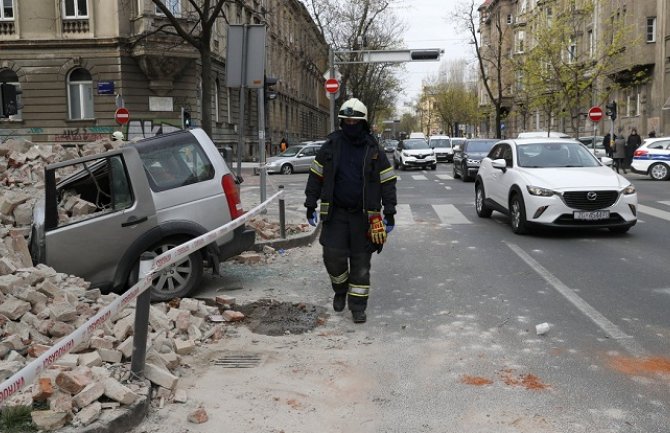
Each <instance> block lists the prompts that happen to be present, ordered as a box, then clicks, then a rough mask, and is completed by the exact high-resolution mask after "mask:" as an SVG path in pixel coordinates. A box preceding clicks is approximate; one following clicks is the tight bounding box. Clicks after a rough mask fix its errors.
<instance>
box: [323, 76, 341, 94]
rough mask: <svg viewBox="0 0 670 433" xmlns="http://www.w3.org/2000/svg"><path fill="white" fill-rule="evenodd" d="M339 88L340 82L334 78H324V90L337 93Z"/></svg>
mask: <svg viewBox="0 0 670 433" xmlns="http://www.w3.org/2000/svg"><path fill="white" fill-rule="evenodd" d="M338 90H340V82H339V81H337V80H336V79H335V78H329V79H327V80H326V92H328V93H337V91H338Z"/></svg>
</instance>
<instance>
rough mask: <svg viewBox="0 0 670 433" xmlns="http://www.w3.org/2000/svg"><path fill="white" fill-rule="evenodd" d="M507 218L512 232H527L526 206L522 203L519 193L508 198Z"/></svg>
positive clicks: (520, 233) (519, 233) (518, 233)
mask: <svg viewBox="0 0 670 433" xmlns="http://www.w3.org/2000/svg"><path fill="white" fill-rule="evenodd" d="M509 218H510V223H511V225H512V231H513V232H514V233H516V234H517V235H522V234H525V233H528V223H527V222H526V206H525V205H524V203H523V197H521V195H520V194H519V193H515V194H513V195H512V198H510V200H509Z"/></svg>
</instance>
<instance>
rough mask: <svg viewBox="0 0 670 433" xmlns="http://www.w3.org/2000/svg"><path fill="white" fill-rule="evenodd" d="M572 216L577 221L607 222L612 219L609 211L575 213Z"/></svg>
mask: <svg viewBox="0 0 670 433" xmlns="http://www.w3.org/2000/svg"><path fill="white" fill-rule="evenodd" d="M572 216H573V218H574V219H576V220H584V221H597V220H606V219H609V217H610V211H608V210H594V211H574V212H573V213H572Z"/></svg>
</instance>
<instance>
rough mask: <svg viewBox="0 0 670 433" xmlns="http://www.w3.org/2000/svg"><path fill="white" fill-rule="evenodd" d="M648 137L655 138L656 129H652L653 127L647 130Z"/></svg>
mask: <svg viewBox="0 0 670 433" xmlns="http://www.w3.org/2000/svg"><path fill="white" fill-rule="evenodd" d="M649 138H656V131H654V130H653V129H652V130H651V131H649Z"/></svg>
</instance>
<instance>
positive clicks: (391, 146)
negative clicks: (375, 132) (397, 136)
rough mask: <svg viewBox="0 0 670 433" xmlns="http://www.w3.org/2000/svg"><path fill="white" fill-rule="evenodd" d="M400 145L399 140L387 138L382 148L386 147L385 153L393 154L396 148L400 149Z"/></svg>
mask: <svg viewBox="0 0 670 433" xmlns="http://www.w3.org/2000/svg"><path fill="white" fill-rule="evenodd" d="M398 143H399V141H398V140H394V139H392V138H387V139H386V140H384V142H383V143H382V146H383V147H384V152H388V153H393V151H394V150H395V148H396V147H398Z"/></svg>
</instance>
